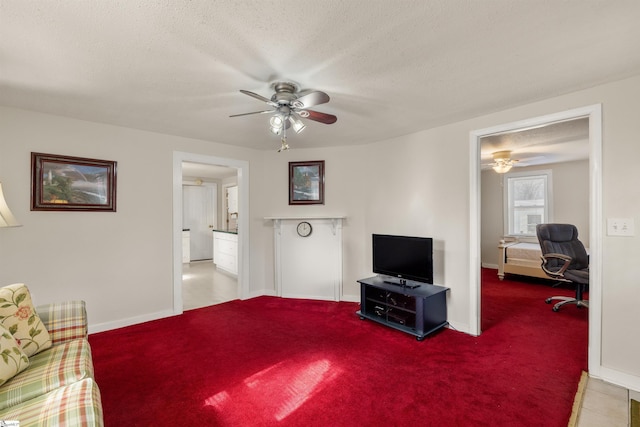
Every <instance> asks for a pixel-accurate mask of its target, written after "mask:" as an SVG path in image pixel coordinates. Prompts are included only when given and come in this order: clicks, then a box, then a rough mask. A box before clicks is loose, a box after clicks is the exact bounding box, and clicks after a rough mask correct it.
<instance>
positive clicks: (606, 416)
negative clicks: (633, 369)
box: [182, 260, 640, 427]
mask: <svg viewBox="0 0 640 427" xmlns="http://www.w3.org/2000/svg"><path fill="white" fill-rule="evenodd" d="M237 297H238V280H237V278H236V277H235V276H232V275H230V274H227V273H225V272H222V271H218V270H217V269H216V267H215V265H214V264H213V262H212V261H210V260H209V261H193V262H191V263H189V264H183V265H182V299H183V304H184V310H192V309H194V308H200V307H206V306H209V305H214V304H220V303H222V302H226V301H230V300H233V299H236V298H237ZM631 398H633V399H635V400H640V392H634V391H629V390H627V389H625V388H622V387H618V386H615V385H612V384H609V383H607V382H604V381H602V380H598V379H594V378H589V379H588V380H587V385H586V387H585V390H584V393H583V396H582V404H581V405H580V410H579V412H578V417H577V422H576V426H577V427H602V426H607V427H618V426H619V427H627V426H629V399H631Z"/></svg>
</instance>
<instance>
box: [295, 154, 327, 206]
mask: <svg viewBox="0 0 640 427" xmlns="http://www.w3.org/2000/svg"><path fill="white" fill-rule="evenodd" d="M289 204H290V205H324V160H316V161H310V162H289Z"/></svg>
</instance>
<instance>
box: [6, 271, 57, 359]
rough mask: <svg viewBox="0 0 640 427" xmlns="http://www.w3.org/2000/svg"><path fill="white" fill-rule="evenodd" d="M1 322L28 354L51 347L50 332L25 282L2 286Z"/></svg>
mask: <svg viewBox="0 0 640 427" xmlns="http://www.w3.org/2000/svg"><path fill="white" fill-rule="evenodd" d="M0 324H2V325H3V326H4V327H5V328H7V329H8V330H9V332H11V334H12V335H13V336H14V337H15V338H16V340H17V341H18V343H19V344H20V346H21V347H22V350H23V351H24V352H25V354H26V355H27V356H32V355H34V354H36V353H38V352H40V351H42V350H45V349H47V348H49V347H51V339H50V337H49V332H48V331H47V329H46V328H45V327H44V324H43V323H42V321H41V320H40V317H38V314H37V313H36V309H35V307H34V306H33V303H32V301H31V294H30V293H29V289H28V288H27V286H26V285H25V284H24V283H15V284H13V285H9V286H5V287H3V288H0Z"/></svg>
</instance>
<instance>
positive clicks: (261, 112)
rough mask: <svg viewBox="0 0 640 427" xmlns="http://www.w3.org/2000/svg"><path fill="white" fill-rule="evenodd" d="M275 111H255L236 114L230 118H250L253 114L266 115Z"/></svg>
mask: <svg viewBox="0 0 640 427" xmlns="http://www.w3.org/2000/svg"><path fill="white" fill-rule="evenodd" d="M273 112H274V110H263V111H254V112H253V113H242V114H234V115H232V116H229V117H240V116H250V115H251V114H264V113H273Z"/></svg>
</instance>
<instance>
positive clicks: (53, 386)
mask: <svg viewBox="0 0 640 427" xmlns="http://www.w3.org/2000/svg"><path fill="white" fill-rule="evenodd" d="M0 308H1V307H0ZM35 312H36V313H37V314H36V316H39V319H40V320H41V321H42V324H43V325H44V327H45V328H46V331H45V332H48V334H49V338H50V341H51V344H50V346H49V343H47V346H48V348H46V349H44V350H39V351H38V352H37V353H36V354H33V355H31V356H28V366H27V367H26V368H25V369H24V370H22V371H21V372H20V373H18V374H17V375H15V376H13V377H12V378H10V379H9V380H7V381H6V382H5V383H4V384H2V385H1V386H0V421H5V422H6V421H18V422H19V426H20V427H30V426H38V427H42V426H83V427H84V426H102V425H103V424H104V423H103V415H102V404H101V401H100V391H99V389H98V386H97V385H96V383H95V380H94V378H93V362H92V359H91V349H90V347H89V342H88V341H87V313H86V308H85V303H84V301H71V302H65V303H61V304H49V305H45V306H38V307H35ZM30 334H31V335H37V334H38V332H37V331H36V329H35V328H31V330H30ZM5 335H6V334H5ZM17 342H18V343H20V340H17ZM22 345H23V346H24V340H22ZM16 353H17V350H16ZM5 354H8V355H9V356H11V353H10V352H9V353H6V351H5ZM23 357H24V356H23ZM5 360H6V358H5ZM1 362H2V359H0V363H1ZM25 363H27V362H26V361H25Z"/></svg>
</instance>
